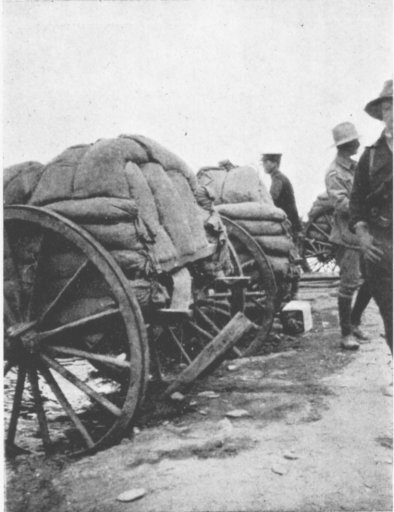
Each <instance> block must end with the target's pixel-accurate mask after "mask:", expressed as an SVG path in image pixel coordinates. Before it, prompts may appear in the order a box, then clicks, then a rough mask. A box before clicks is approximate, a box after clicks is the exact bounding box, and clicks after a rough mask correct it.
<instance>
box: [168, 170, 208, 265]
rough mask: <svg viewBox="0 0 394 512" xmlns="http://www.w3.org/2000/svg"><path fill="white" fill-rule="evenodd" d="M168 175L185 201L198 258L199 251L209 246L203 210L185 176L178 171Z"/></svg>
mask: <svg viewBox="0 0 394 512" xmlns="http://www.w3.org/2000/svg"><path fill="white" fill-rule="evenodd" d="M167 175H168V176H169V177H170V179H171V181H172V183H173V185H174V186H175V188H176V190H177V191H178V194H179V196H180V197H181V198H182V200H183V206H184V208H185V211H186V217H187V221H188V223H189V226H190V231H191V234H192V239H193V242H194V245H195V249H194V252H195V253H196V255H195V256H196V257H198V256H199V251H200V250H202V249H204V248H206V246H207V237H206V234H205V230H204V218H203V214H202V211H203V210H202V209H201V208H200V207H199V206H198V204H197V201H196V198H195V196H194V195H193V192H192V191H191V189H190V187H189V184H188V182H187V181H186V178H185V177H184V176H183V174H181V173H179V172H178V171H174V170H169V171H167Z"/></svg>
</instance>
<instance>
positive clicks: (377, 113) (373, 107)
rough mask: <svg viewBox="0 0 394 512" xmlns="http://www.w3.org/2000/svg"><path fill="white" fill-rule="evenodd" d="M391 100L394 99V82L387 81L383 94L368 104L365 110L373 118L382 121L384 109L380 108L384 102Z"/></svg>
mask: <svg viewBox="0 0 394 512" xmlns="http://www.w3.org/2000/svg"><path fill="white" fill-rule="evenodd" d="M390 99H391V100H392V99H393V81H392V80H386V82H384V85H383V89H382V92H381V93H380V94H379V96H378V97H377V98H375V99H374V100H372V101H370V102H369V103H367V104H366V105H365V108H364V110H365V112H366V113H367V114H369V115H370V116H371V117H374V118H375V119H379V121H382V109H381V108H380V105H381V103H382V101H384V100H390Z"/></svg>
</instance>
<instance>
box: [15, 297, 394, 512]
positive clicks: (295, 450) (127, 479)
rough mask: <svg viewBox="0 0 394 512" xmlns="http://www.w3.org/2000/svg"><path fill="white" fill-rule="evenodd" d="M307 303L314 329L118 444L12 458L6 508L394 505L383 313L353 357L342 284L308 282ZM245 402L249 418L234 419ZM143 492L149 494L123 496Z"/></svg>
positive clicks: (218, 375)
mask: <svg viewBox="0 0 394 512" xmlns="http://www.w3.org/2000/svg"><path fill="white" fill-rule="evenodd" d="M299 299H305V300H309V301H311V305H312V308H313V321H314V327H313V330H312V331H310V332H308V333H305V334H303V335H300V336H298V337H289V336H286V335H283V334H280V333H279V332H278V330H276V331H275V332H273V334H272V336H271V337H270V340H269V341H268V342H267V344H266V346H265V348H264V349H263V350H262V353H261V354H260V355H258V356H255V357H252V358H244V359H238V360H233V361H227V362H225V363H223V364H222V365H221V367H220V368H218V369H217V370H216V371H215V372H214V373H213V374H212V375H210V376H209V377H207V378H205V379H203V380H200V381H199V382H198V383H197V384H196V385H195V386H194V387H193V389H192V390H191V391H190V393H188V394H187V396H186V398H185V400H184V401H183V402H179V403H178V402H175V403H169V404H161V405H160V406H157V405H156V406H153V405H152V403H150V402H148V404H147V405H146V407H145V409H144V410H143V411H142V414H141V416H140V418H138V420H137V424H136V427H137V428H134V433H133V434H131V435H130V439H125V440H123V441H122V443H121V444H119V445H118V446H115V447H113V448H111V449H108V450H106V451H103V452H101V453H98V454H96V455H94V456H90V457H85V458H83V459H80V460H77V461H75V460H74V461H73V460H69V459H67V458H64V457H61V456H55V457H52V458H48V459H45V458H44V457H43V456H42V455H40V454H31V455H23V456H18V457H16V459H14V460H12V461H8V462H7V466H6V469H7V480H8V482H7V506H6V510H7V511H9V512H33V511H34V512H49V511H51V512H52V511H53V512H55V511H56V512H79V511H81V512H82V511H83V512H96V511H97V512H123V511H128V512H137V511H138V512H140V511H141V512H145V511H151V512H156V511H157V512H158V511H160V512H167V511H168V512H173V511H174V512H175V511H176V512H183V511H185V512H191V511H196V512H197V511H198V512H200V511H201V512H203V511H212V512H213V511H218V512H219V511H220V512H222V511H223V512H224V511H300V512H309V511H340V510H347V511H389V510H392V398H391V397H388V396H386V395H384V393H383V392H382V387H384V386H386V385H387V384H388V383H389V382H390V379H391V358H390V356H389V353H388V349H387V348H386V345H385V343H384V340H383V338H382V337H381V335H380V334H381V333H382V332H383V331H382V329H383V328H382V323H381V320H380V317H379V315H378V312H377V309H376V307H375V305H370V306H369V308H368V310H367V315H366V319H365V323H364V325H365V328H366V330H367V331H368V332H369V334H370V336H371V341H370V342H368V343H365V344H363V345H362V347H361V349H360V350H359V351H358V352H355V353H353V352H352V353H349V352H346V351H342V350H341V349H340V348H339V343H338V322H337V317H336V309H335V304H336V298H335V290H334V289H330V288H326V289H324V288H320V289H307V288H304V289H301V290H300V294H299ZM204 391H205V392H206V391H210V392H211V393H208V395H210V396H206V395H207V393H205V396H204ZM201 393H202V394H201ZM237 409H242V410H245V411H246V412H247V416H243V417H239V418H231V419H230V418H229V417H227V416H226V414H227V413H228V412H229V411H232V410H237ZM133 488H144V489H145V490H146V494H145V496H144V497H142V498H141V499H140V500H138V501H135V502H129V503H122V502H119V501H117V499H116V498H117V496H118V495H119V494H120V493H122V492H124V491H127V490H129V489H133Z"/></svg>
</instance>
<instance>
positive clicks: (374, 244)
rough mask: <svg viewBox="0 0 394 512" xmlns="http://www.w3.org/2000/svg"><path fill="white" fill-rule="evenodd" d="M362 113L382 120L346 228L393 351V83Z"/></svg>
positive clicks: (361, 166) (355, 186)
mask: <svg viewBox="0 0 394 512" xmlns="http://www.w3.org/2000/svg"><path fill="white" fill-rule="evenodd" d="M365 111H366V112H367V113H368V114H369V115H370V116H372V117H374V118H375V119H378V120H380V121H383V124H384V130H383V133H382V134H381V136H380V137H379V139H378V140H377V141H376V142H375V144H373V145H372V146H370V147H367V148H366V149H365V151H364V153H363V154H362V156H361V158H360V161H359V163H358V166H357V170H356V174H355V179H354V184H353V190H352V193H351V197H350V228H351V229H352V230H353V231H355V233H356V235H357V237H358V240H359V243H360V247H361V250H362V252H363V254H364V258H365V262H366V276H367V281H368V283H369V287H370V290H371V293H372V296H373V297H374V299H375V301H376V303H377V305H378V307H379V310H380V314H381V315H382V318H383V322H384V327H385V336H386V341H387V344H388V346H389V347H390V350H391V353H392V351H393V225H392V220H393V81H392V80H388V81H387V82H385V84H384V87H383V90H382V92H381V93H380V95H379V96H378V97H377V98H376V99H374V100H372V101H370V102H369V103H368V104H367V105H366V107H365Z"/></svg>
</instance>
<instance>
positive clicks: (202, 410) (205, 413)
mask: <svg viewBox="0 0 394 512" xmlns="http://www.w3.org/2000/svg"><path fill="white" fill-rule="evenodd" d="M198 412H199V413H200V414H202V415H203V416H206V415H207V414H208V411H206V410H205V409H200V410H199V411H198Z"/></svg>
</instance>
